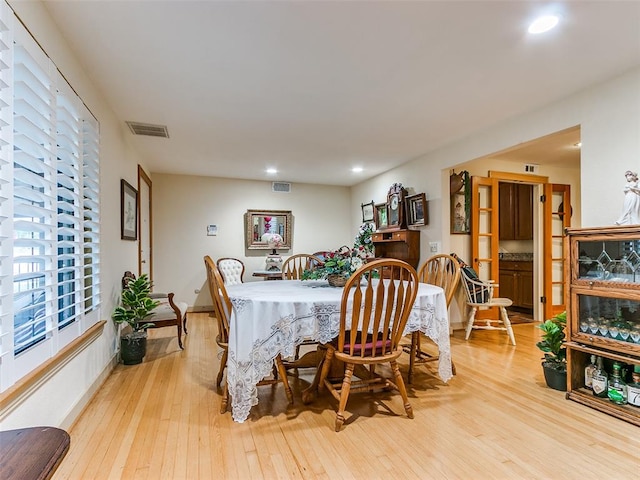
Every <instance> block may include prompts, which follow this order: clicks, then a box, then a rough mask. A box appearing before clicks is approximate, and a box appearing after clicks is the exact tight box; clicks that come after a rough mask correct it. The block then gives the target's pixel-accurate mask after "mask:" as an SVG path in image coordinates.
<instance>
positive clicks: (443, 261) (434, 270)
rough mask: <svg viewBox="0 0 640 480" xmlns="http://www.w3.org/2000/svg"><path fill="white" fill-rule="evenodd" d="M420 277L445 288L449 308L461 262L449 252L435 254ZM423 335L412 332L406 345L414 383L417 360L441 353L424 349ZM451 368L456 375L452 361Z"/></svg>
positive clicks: (410, 374) (409, 378)
mask: <svg viewBox="0 0 640 480" xmlns="http://www.w3.org/2000/svg"><path fill="white" fill-rule="evenodd" d="M418 279H419V281H420V282H422V283H429V284H431V285H437V286H438V287H441V288H442V289H443V290H444V295H445V298H446V302H447V308H449V304H450V303H451V300H452V299H453V296H454V295H455V293H456V290H457V289H458V283H459V282H460V264H459V263H458V261H457V260H456V258H455V257H453V256H451V255H447V254H439V255H434V256H432V257H430V258H428V259H427V260H426V261H425V262H424V264H422V266H421V267H420V269H419V270H418ZM422 336H423V334H422V333H421V332H420V331H415V332H413V333H412V334H411V344H410V345H404V350H405V352H407V353H408V354H409V375H408V377H407V378H408V379H407V383H409V384H412V383H413V370H414V367H415V364H416V362H417V361H419V362H421V363H425V362H433V361H436V360H439V358H440V357H439V355H434V354H432V353H429V352H426V351H424V350H422ZM451 369H452V371H453V374H454V375H455V373H456V369H455V365H454V364H453V362H451Z"/></svg>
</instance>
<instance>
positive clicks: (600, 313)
mask: <svg viewBox="0 0 640 480" xmlns="http://www.w3.org/2000/svg"><path fill="white" fill-rule="evenodd" d="M566 232H567V242H566V243H565V258H567V259H569V262H568V264H567V266H566V267H567V269H568V270H569V271H568V272H567V274H566V275H565V280H566V282H567V284H566V292H567V294H568V295H567V301H566V304H567V343H566V347H567V398H568V399H570V400H574V401H576V402H579V403H582V404H584V405H587V406H589V407H591V408H594V409H596V410H599V411H601V412H604V413H607V414H608V415H611V416H613V417H616V418H620V419H622V420H624V421H627V422H629V423H632V424H634V425H638V426H640V407H636V406H634V405H628V404H627V405H617V404H615V403H613V402H611V401H610V400H609V399H608V398H600V397H596V396H594V395H593V393H592V392H591V390H590V389H588V388H586V387H585V381H584V369H585V367H586V366H587V365H588V364H589V363H590V356H591V355H596V356H598V357H602V358H603V359H604V363H605V369H606V370H607V374H608V375H609V376H610V375H611V363H612V362H614V361H616V362H620V363H624V364H627V365H640V341H638V331H639V330H638V329H639V328H640V281H639V278H640V229H638V228H637V227H633V228H629V227H623V228H621V227H599V228H590V229H571V228H570V229H567V231H566ZM625 381H627V382H628V381H629V378H628V377H627V378H626V379H625Z"/></svg>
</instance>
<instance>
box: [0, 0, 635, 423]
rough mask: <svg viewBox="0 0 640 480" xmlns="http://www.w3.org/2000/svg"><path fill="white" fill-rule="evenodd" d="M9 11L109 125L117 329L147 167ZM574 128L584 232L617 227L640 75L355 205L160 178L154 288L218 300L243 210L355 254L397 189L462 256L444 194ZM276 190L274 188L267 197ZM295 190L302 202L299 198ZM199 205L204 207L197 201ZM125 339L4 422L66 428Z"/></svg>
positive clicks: (106, 254)
mask: <svg viewBox="0 0 640 480" xmlns="http://www.w3.org/2000/svg"><path fill="white" fill-rule="evenodd" d="M9 4H10V5H11V6H12V7H13V8H14V10H15V11H16V12H17V13H18V15H19V16H20V17H21V19H22V20H23V21H24V23H25V24H26V25H27V26H28V28H29V30H30V31H31V32H32V33H33V34H34V36H35V37H36V39H37V40H38V42H39V43H40V44H41V45H42V46H43V47H44V49H45V51H46V52H47V53H48V54H49V56H50V57H51V58H52V59H53V61H54V62H55V63H56V65H57V66H58V68H59V69H60V70H61V71H62V72H63V74H64V75H65V77H66V78H67V79H68V80H69V81H70V83H71V85H72V86H73V87H74V89H75V90H76V91H77V92H78V94H79V95H80V97H82V99H83V100H84V101H85V103H86V104H87V106H88V108H89V109H90V110H91V111H92V112H93V114H94V115H95V116H96V117H97V119H98V121H99V122H100V132H101V155H100V156H101V188H102V192H101V205H102V223H101V232H102V238H101V249H102V259H101V261H102V265H101V285H102V291H103V299H102V301H103V303H102V318H105V319H109V317H110V313H111V310H112V309H113V305H114V303H115V301H116V298H117V295H118V293H119V288H120V287H119V285H120V277H121V276H122V272H123V271H125V270H130V269H132V267H133V268H134V266H135V265H136V264H137V244H136V243H135V242H126V241H122V240H120V199H119V192H120V187H119V182H120V179H121V178H124V179H126V180H127V181H128V182H129V183H131V184H132V185H135V184H136V178H137V177H136V167H137V164H138V163H141V164H142V165H143V167H144V166H145V165H144V161H143V159H141V158H138V157H137V155H136V154H135V152H134V151H133V150H132V149H131V148H130V146H129V145H128V144H127V138H126V133H125V130H124V126H123V125H121V123H120V122H119V121H117V119H116V118H115V116H114V114H113V112H112V111H111V109H110V107H109V105H108V104H107V103H106V102H105V101H104V98H103V97H102V95H101V92H99V91H98V90H97V88H96V87H95V86H94V85H93V83H92V81H91V79H90V77H89V76H88V74H87V72H84V70H83V68H82V66H81V65H79V64H78V62H77V61H76V59H75V58H74V56H73V54H72V52H71V51H70V49H69V48H68V47H67V45H66V43H65V41H64V39H63V37H62V36H61V35H60V33H59V32H58V30H57V28H56V27H55V25H54V24H53V22H52V21H51V19H50V18H49V16H48V14H47V13H46V10H45V9H44V7H43V5H42V3H40V2H35V1H34V2H25V1H9ZM574 125H580V126H581V129H582V131H581V136H582V143H583V147H582V168H581V195H580V203H581V210H582V212H581V213H582V215H581V217H582V225H584V226H594V225H610V224H612V222H613V221H614V219H615V218H616V217H617V216H618V214H619V213H620V209H621V207H622V186H623V184H624V176H623V174H624V171H625V170H627V169H632V170H637V169H638V164H639V161H638V159H640V68H637V69H635V70H633V71H631V72H629V73H628V74H626V75H624V76H621V77H619V78H617V79H614V80H611V81H609V82H606V83H603V84H602V85H598V86H595V87H593V88H591V89H589V90H586V91H584V92H581V93H579V94H576V95H573V96H570V97H568V98H566V99H563V100H562V101H558V102H556V103H554V104H553V105H549V106H547V107H545V108H542V109H540V110H538V111H535V112H530V113H528V114H526V115H522V116H519V117H517V118H513V119H510V120H509V121H506V122H503V123H502V124H499V125H496V126H494V127H492V128H490V129H486V130H484V131H481V132H477V133H476V134H474V135H472V136H469V137H468V138H465V139H461V140H460V141H458V142H455V143H453V144H451V145H449V146H447V147H444V148H442V149H439V150H437V151H434V152H431V153H428V154H426V155H424V156H422V157H420V158H418V159H416V160H414V161H411V162H409V163H407V164H406V165H404V166H402V167H400V168H397V169H394V170H392V171H390V172H387V173H385V174H383V175H380V176H379V177H377V178H375V179H372V180H370V181H367V182H363V183H361V184H359V185H357V186H355V187H353V188H352V189H351V195H350V198H349V194H348V193H345V191H344V190H342V189H334V188H325V187H317V186H298V185H295V184H294V194H292V195H295V196H291V197H289V200H284V199H282V197H271V196H270V195H271V194H270V193H268V192H258V193H249V192H248V190H249V187H251V189H253V187H256V186H257V185H254V184H253V183H252V182H246V183H244V182H239V181H238V182H237V183H236V182H235V181H222V180H220V179H203V178H197V177H177V176H164V175H152V179H153V181H154V185H153V187H154V242H155V243H154V244H155V255H154V257H155V258H156V260H155V265H154V266H155V272H156V275H155V277H156V278H155V280H156V287H157V289H165V288H167V289H168V288H173V287H175V286H176V285H183V286H181V287H179V289H177V291H176V294H177V295H178V294H179V295H180V296H184V297H186V298H185V300H186V301H187V302H189V303H190V304H196V305H201V304H205V303H206V302H208V301H210V300H208V299H207V298H201V297H195V294H193V293H190V292H193V290H194V289H195V288H203V286H204V277H205V275H204V269H203V268H202V256H203V255H204V254H209V255H211V256H212V257H217V256H222V255H230V256H240V257H243V256H244V255H243V253H244V252H243V250H242V248H243V247H239V245H240V246H243V245H244V240H243V236H242V235H241V234H240V233H239V232H240V230H241V227H239V224H238V223H234V222H241V220H240V219H241V218H242V216H243V214H244V211H246V209H254V208H265V209H266V208H277V209H283V210H289V209H290V210H293V213H294V216H295V218H296V220H295V227H294V228H295V231H294V235H295V239H294V252H296V253H297V252H303V251H312V250H316V249H318V250H320V249H325V248H327V247H329V248H331V247H333V246H338V245H340V244H342V243H351V242H352V241H353V236H354V235H355V234H356V231H357V227H358V225H359V224H360V220H361V213H360V204H361V203H364V202H369V201H371V200H372V199H373V200H375V201H376V202H380V201H383V200H384V199H385V196H386V192H387V190H388V188H389V186H390V185H391V184H393V183H394V182H402V183H403V184H404V185H405V187H409V188H412V189H413V190H414V191H415V192H426V193H427V199H428V200H429V217H430V220H429V225H428V226H426V227H424V228H422V230H421V231H422V240H421V250H422V252H423V258H425V257H424V256H425V254H426V252H428V242H430V241H440V242H442V250H443V251H451V250H457V246H456V243H457V242H459V241H462V239H463V238H465V236H454V237H451V236H450V235H449V234H448V232H449V217H448V197H445V198H444V199H443V192H444V194H445V195H448V193H447V192H448V177H449V169H450V168H452V167H453V166H456V165H459V164H460V163H461V162H466V161H470V160H473V159H476V158H480V157H484V156H486V155H488V154H491V153H493V152H498V151H501V150H504V149H506V148H508V147H511V146H513V145H517V144H519V143H521V142H525V141H528V140H531V139H535V138H538V137H541V136H544V135H547V134H550V133H553V132H556V131H559V130H563V129H565V128H568V127H571V126H574ZM147 171H148V169H147ZM225 185H231V186H235V188H230V187H227V186H225ZM268 186H269V184H268V183H265V189H266V188H267V187H268ZM298 187H300V194H299V196H298V194H297V193H295V192H296V190H297V188H298ZM218 191H219V193H218ZM574 191H575V190H574ZM223 192H226V194H223ZM307 195H309V196H308V197H307ZM191 196H195V198H196V199H198V200H196V201H192V200H190V198H191ZM303 197H304V198H303ZM172 202H173V203H172ZM349 202H350V203H349ZM209 223H217V224H218V225H219V228H220V235H219V236H218V237H206V236H205V225H206V224H209ZM349 229H350V230H351V231H350V232H349V231H348V230H349ZM162 239H164V240H162ZM239 248H240V249H239ZM245 258H247V263H248V264H249V268H248V269H249V270H250V269H252V268H255V267H256V265H257V264H258V263H259V260H258V259H256V258H252V257H245ZM159 259H162V261H160V260H159ZM181 262H184V265H183V264H182V263H181ZM256 262H257V263H256ZM452 316H453V315H452ZM116 338H117V335H116V332H115V329H114V328H113V324H112V323H111V322H110V321H109V322H108V324H107V327H106V328H105V333H104V334H103V335H102V336H101V337H100V338H99V339H98V340H97V341H96V342H94V343H93V344H91V345H90V346H89V347H88V348H87V349H86V350H85V351H84V352H82V354H81V355H79V356H78V357H76V358H75V359H74V360H72V361H71V362H70V363H69V364H67V365H66V366H65V367H64V368H62V369H61V370H60V371H58V372H56V374H55V375H54V376H52V377H51V378H49V379H47V382H46V384H45V385H44V386H42V387H41V388H38V389H36V390H35V391H34V392H32V393H31V394H30V396H29V397H28V398H27V399H25V400H24V401H23V402H21V403H19V404H18V405H15V406H14V407H13V408H12V411H11V412H10V413H9V415H7V416H6V417H4V418H2V419H1V421H2V428H3V429H8V428H18V427H25V426H31V425H36V424H39V425H43V424H48V425H54V426H62V427H66V426H68V425H69V424H70V422H71V421H72V420H73V418H74V415H76V414H77V413H78V412H79V409H80V408H81V407H82V405H83V402H85V401H86V400H87V399H88V398H89V396H90V395H91V393H92V391H93V389H94V388H97V386H99V383H100V379H101V378H103V377H104V376H105V375H106V374H108V372H109V370H110V368H111V365H112V363H111V362H112V361H113V357H114V351H115V343H116Z"/></svg>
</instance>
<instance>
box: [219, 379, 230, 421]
mask: <svg viewBox="0 0 640 480" xmlns="http://www.w3.org/2000/svg"><path fill="white" fill-rule="evenodd" d="M228 405H229V384H228V383H225V384H224V389H223V390H222V401H221V402H220V414H224V413H226V412H227V406H228Z"/></svg>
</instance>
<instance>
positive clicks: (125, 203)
mask: <svg viewBox="0 0 640 480" xmlns="http://www.w3.org/2000/svg"><path fill="white" fill-rule="evenodd" d="M120 238H121V239H122V240H138V191H137V190H136V189H135V188H133V186H132V185H131V184H130V183H129V182H127V181H126V180H125V179H121V180H120Z"/></svg>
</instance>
